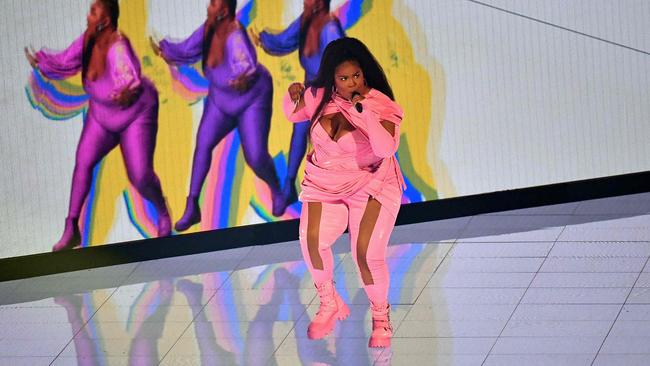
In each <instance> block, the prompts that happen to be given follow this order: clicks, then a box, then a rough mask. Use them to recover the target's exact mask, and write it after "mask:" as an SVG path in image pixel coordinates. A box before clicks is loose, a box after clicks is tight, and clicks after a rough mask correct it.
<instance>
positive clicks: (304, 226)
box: [283, 38, 405, 347]
mask: <svg viewBox="0 0 650 366" xmlns="http://www.w3.org/2000/svg"><path fill="white" fill-rule="evenodd" d="M393 99H394V98H393V92H392V89H391V87H390V85H389V84H388V81H387V80H386V76H385V74H384V72H383V69H382V68H381V66H380V65H379V63H378V62H377V60H376V59H375V58H374V57H373V55H372V54H371V53H370V51H369V50H368V48H367V47H366V46H365V45H364V44H363V43H362V42H361V41H359V40H357V39H354V38H341V39H338V40H336V41H333V42H331V43H330V44H329V45H328V46H327V48H325V52H324V54H323V58H322V61H321V64H320V67H319V71H318V76H317V77H316V79H315V80H314V81H313V82H312V83H311V87H309V88H307V89H305V86H304V85H302V84H299V83H294V84H292V85H291V86H290V87H289V91H288V93H287V94H286V95H285V98H284V100H283V106H284V110H285V114H286V115H287V118H288V119H289V120H291V121H292V122H300V121H304V120H309V121H311V122H310V123H311V125H310V128H309V131H310V138H311V142H312V144H313V151H311V152H309V153H308V154H307V161H306V166H305V178H304V180H303V182H302V185H301V188H302V192H301V193H300V200H301V201H302V202H303V203H304V204H305V205H304V206H303V209H302V214H301V216H300V233H299V237H300V245H301V248H302V253H303V257H304V259H305V262H306V264H307V266H308V268H309V271H310V273H311V275H312V278H313V280H314V283H315V285H316V289H317V291H318V296H319V297H320V308H319V310H318V313H317V315H316V316H315V317H314V319H313V321H312V322H311V323H310V324H309V327H308V330H307V334H308V336H309V338H311V339H319V338H322V337H324V336H325V335H327V334H328V333H330V332H331V331H332V329H333V328H334V324H335V322H336V320H337V319H339V320H342V319H345V318H346V317H347V316H348V315H349V313H350V310H349V309H348V307H347V305H345V303H344V302H343V300H342V299H341V297H340V296H339V295H338V293H337V292H336V289H335V286H334V282H333V271H334V263H333V256H332V250H331V246H332V244H333V243H334V241H335V240H336V239H337V238H338V237H339V236H340V235H341V234H342V233H343V232H344V231H345V229H346V227H347V228H348V229H349V231H350V241H351V252H352V258H354V259H355V262H356V264H357V268H358V270H359V273H360V277H361V281H362V283H363V286H364V290H365V292H366V295H367V296H368V299H369V300H370V304H371V306H370V308H371V312H372V327H373V330H372V334H371V336H370V340H369V343H368V345H369V346H370V347H388V346H389V345H390V339H391V337H392V327H391V324H390V320H389V313H390V306H389V304H388V287H389V273H388V267H387V265H386V258H385V256H386V247H387V245H388V239H389V237H390V234H391V232H392V231H393V227H394V225H395V219H396V217H397V213H398V211H399V209H400V204H401V199H402V192H403V190H404V188H405V184H404V178H403V176H402V173H401V170H400V167H399V165H398V162H397V159H396V158H395V152H396V151H397V148H398V145H399V127H400V123H401V121H402V114H403V113H402V109H401V107H400V106H399V105H398V104H397V103H396V102H394V100H393Z"/></svg>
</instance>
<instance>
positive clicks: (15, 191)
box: [0, 0, 650, 257]
mask: <svg viewBox="0 0 650 366" xmlns="http://www.w3.org/2000/svg"><path fill="white" fill-rule="evenodd" d="M90 3H91V1H89V0H84V1H81V0H42V1H38V2H27V1H19V0H9V1H6V2H5V3H4V4H3V5H5V6H4V10H3V14H6V15H5V17H4V20H3V22H2V23H1V24H0V34H1V36H0V44H1V45H2V49H3V52H2V54H0V58H1V60H2V63H1V65H2V66H0V67H2V76H3V77H2V85H3V87H2V88H1V89H0V107H1V108H2V109H1V110H2V125H3V128H2V133H1V134H0V154H1V156H2V166H3V169H2V175H1V176H0V198H1V200H2V206H1V207H2V208H1V209H0V228H1V229H0V230H1V233H2V234H1V235H2V236H1V238H2V242H1V244H0V257H11V256H18V255H26V254H34V253H42V252H47V251H49V250H50V249H51V246H52V244H54V243H55V242H56V240H57V239H58V238H59V236H60V235H61V233H62V230H63V224H64V218H65V216H66V214H67V209H68V203H69V195H70V182H71V177H72V170H73V167H74V158H75V150H76V146H77V143H78V140H79V135H80V132H81V129H82V125H83V120H84V116H85V113H86V111H87V96H86V94H85V92H84V90H83V88H82V87H81V79H80V76H79V75H77V76H76V77H72V78H70V79H67V80H62V81H53V80H48V79H47V78H45V77H44V76H43V75H41V74H40V73H38V72H35V71H34V70H32V68H31V67H30V66H29V64H28V62H27V61H26V59H25V56H24V54H23V47H25V46H33V47H34V48H35V49H40V48H41V47H47V48H49V49H60V50H62V49H64V48H65V47H67V46H68V45H69V44H70V43H71V42H72V41H73V40H74V39H75V38H76V37H78V36H79V35H80V34H81V33H82V32H83V31H84V29H85V25H86V19H85V17H86V14H87V12H88V9H89V5H90ZM207 3H208V1H206V0H200V1H188V0H149V1H146V0H122V1H120V7H121V16H120V30H121V31H122V32H123V33H124V34H126V35H127V36H128V37H129V38H130V40H131V42H132V45H133V47H134V49H135V52H136V53H137V55H138V58H139V59H140V61H141V63H142V72H143V74H144V75H145V76H147V77H148V78H150V79H151V80H152V81H153V82H154V83H155V85H156V87H157V89H158V91H159V94H160V113H159V119H158V124H159V127H158V135H157V142H156V152H155V161H154V164H155V169H156V172H157V174H158V175H159V177H160V180H161V182H162V187H163V192H164V195H165V197H166V199H167V203H168V205H169V207H170V210H171V214H172V219H173V220H174V221H176V220H178V219H179V218H180V216H181V215H182V213H183V210H184V206H185V199H186V196H187V194H188V188H189V179H190V172H191V167H192V154H193V150H194V146H195V138H196V133H197V127H198V124H199V121H200V118H201V114H202V112H203V103H204V100H205V94H206V90H207V81H206V80H205V78H204V77H203V75H202V74H201V72H200V67H198V66H197V65H193V66H184V67H169V66H168V65H167V64H165V63H164V62H163V60H162V59H160V58H159V57H156V56H155V55H154V53H153V51H152V49H151V48H150V47H149V44H148V40H147V39H148V37H149V36H150V35H153V36H155V37H157V38H159V39H160V38H162V37H169V38H171V39H183V38H186V37H188V36H189V35H190V34H191V33H192V32H193V31H194V30H195V29H196V28H197V27H198V26H199V25H200V24H201V23H202V22H203V21H204V20H205V16H206V6H207ZM332 11H333V12H334V13H335V14H336V15H337V16H338V17H339V19H340V20H341V23H342V25H343V27H344V28H345V31H346V33H347V34H348V35H349V36H353V37H357V38H359V39H361V40H363V41H364V42H365V43H366V44H367V45H368V46H369V48H370V49H371V51H372V52H373V53H374V54H375V56H376V57H377V58H378V60H379V61H380V63H381V64H382V65H383V66H384V69H385V71H386V72H387V75H388V78H389V80H390V82H391V84H392V86H393V89H394V91H395V95H396V98H397V100H398V102H399V103H400V104H401V105H402V106H403V107H404V110H405V120H404V123H403V124H402V131H401V133H402V136H401V146H400V149H399V151H398V158H399V161H400V163H401V165H402V169H403V171H404V173H405V176H406V178H407V184H408V189H407V191H406V192H405V195H404V200H403V202H404V203H409V202H420V201H424V200H434V199H440V198H449V197H457V196H463V195H470V194H477V193H485V192H493V191H499V190H505V189H514V188H522V187H530V186H537V185H543V184H550V183H557V182H566V181H573V180H579V179H586V178H595V177H602V176H609V175H616V174H624V173H630V172H637V171H646V170H650V154H649V152H650V151H649V149H648V147H647V146H648V143H647V142H648V141H650V139H649V138H650V123H648V116H650V103H648V100H650V98H649V97H650V95H649V94H650V92H649V88H648V85H650V83H649V82H650V72H649V70H650V63H649V62H648V61H649V60H650V58H649V57H650V56H649V53H650V33H648V32H647V30H648V29H650V19H649V18H648V17H646V16H644V14H650V3H648V2H646V1H642V0H639V1H610V0H593V1H590V2H585V1H569V0H553V1H544V2H540V1H532V0H531V1H526V0H512V1H506V0H502V1H497V0H493V1H487V0H486V1H469V0H467V1H466V0H446V1H445V0H434V1H429V0H333V1H332ZM301 12H302V1H300V0H284V1H282V0H264V1H262V0H240V1H239V4H238V17H239V19H240V21H241V22H242V24H244V25H245V26H247V27H249V28H253V29H257V30H262V29H269V30H282V29H284V28H286V27H287V26H288V25H289V24H290V23H291V22H292V21H293V20H295V19H296V18H297V17H299V16H300V14H301ZM257 52H258V54H257V56H258V60H259V62H260V63H262V64H263V65H265V66H266V67H267V68H268V69H269V71H270V72H271V74H272V77H273V86H274V95H273V98H274V100H273V117H272V123H271V131H270V134H269V151H270V153H271V155H272V157H273V158H274V162H275V166H276V170H277V171H278V174H279V176H280V180H281V181H282V180H283V177H284V175H285V174H286V169H287V156H288V149H289V141H290V138H291V129H292V126H291V125H290V123H289V122H287V121H286V120H285V118H284V116H283V113H282V111H281V97H282V95H283V93H284V92H285V91H286V89H287V87H288V85H289V84H291V83H292V82H295V81H302V80H303V78H304V70H303V69H302V68H301V66H300V64H299V62H298V55H297V52H294V53H291V54H289V55H286V56H282V57H276V56H270V55H268V54H266V53H264V52H263V51H262V50H261V49H260V48H257ZM301 171H302V169H301ZM300 179H301V176H300V174H299V176H298V181H300ZM200 204H201V209H202V221H201V223H200V224H198V225H195V226H194V227H192V229H190V230H189V232H192V231H200V230H211V229H217V228H224V227H232V226H238V225H246V224H252V223H260V222H269V221H274V220H284V219H291V218H296V217H298V215H299V212H300V203H296V204H294V205H292V206H290V207H289V209H288V210H287V212H286V213H285V214H284V215H283V216H282V217H279V218H278V217H274V216H272V215H271V213H270V211H271V210H270V204H271V197H270V192H269V189H268V188H267V186H266V185H265V184H264V183H263V182H262V181H261V180H260V179H258V178H257V177H256V176H255V174H254V173H253V172H252V170H251V169H250V168H249V167H248V166H247V165H246V163H245V161H244V157H243V153H242V149H241V140H240V137H239V134H238V133H237V132H236V131H235V132H233V133H231V134H229V135H228V136H227V137H226V138H225V139H224V140H223V141H222V142H221V143H220V144H219V145H218V146H217V147H216V148H215V150H214V152H213V160H212V165H211V168H210V172H209V174H208V177H207V179H206V182H205V184H204V188H203V191H202V194H201V199H200ZM155 223H156V217H155V210H154V209H153V207H152V205H151V204H150V203H149V202H147V201H146V200H144V199H143V198H142V197H140V196H139V194H138V193H137V191H136V190H135V189H134V188H133V187H131V185H130V184H129V181H128V179H127V176H126V172H125V167H124V163H123V159H122V155H121V151H120V149H119V148H117V149H115V150H113V151H112V152H111V153H110V154H109V155H108V156H107V157H106V158H105V159H104V160H102V162H101V163H100V164H98V165H97V167H96V168H95V170H94V174H93V185H92V188H91V191H90V194H89V197H88V199H87V200H86V203H85V205H84V209H83V212H82V215H81V218H80V227H81V231H82V236H83V240H82V246H92V245H102V244H106V243H115V242H122V241H129V240H135V239H141V238H149V237H153V236H155V233H156V228H155ZM215 249H218V248H216V247H215Z"/></svg>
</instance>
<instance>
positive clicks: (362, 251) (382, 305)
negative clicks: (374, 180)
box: [349, 196, 395, 347]
mask: <svg viewBox="0 0 650 366" xmlns="http://www.w3.org/2000/svg"><path fill="white" fill-rule="evenodd" d="M362 198H363V200H360V199H358V196H357V197H354V199H351V200H350V201H349V203H350V206H351V207H350V240H351V242H352V256H353V257H354V258H355V259H356V263H357V267H358V269H359V274H360V277H361V280H362V282H363V287H364V289H365V291H366V295H367V296H368V299H369V300H370V304H371V306H370V308H371V310H372V317H373V333H372V335H371V337H370V342H369V346H370V347H387V346H389V345H390V338H391V336H392V327H391V325H390V318H389V315H390V306H389V304H388V288H389V285H390V276H389V272H388V266H387V264H386V247H387V246H388V240H389V239H390V234H391V233H392V231H393V228H394V226H395V217H394V216H393V215H392V214H391V213H389V212H388V210H386V209H385V208H382V206H381V204H380V203H379V201H377V200H376V199H374V198H372V197H370V198H366V197H362ZM366 200H367V201H366ZM363 201H366V202H365V205H364V203H363ZM364 206H365V207H364Z"/></svg>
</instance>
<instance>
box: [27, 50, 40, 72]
mask: <svg viewBox="0 0 650 366" xmlns="http://www.w3.org/2000/svg"><path fill="white" fill-rule="evenodd" d="M25 57H26V58H27V61H28V62H29V64H30V65H32V67H33V68H37V67H38V59H37V58H36V52H34V51H33V50H32V51H31V52H30V51H29V49H28V48H27V47H25Z"/></svg>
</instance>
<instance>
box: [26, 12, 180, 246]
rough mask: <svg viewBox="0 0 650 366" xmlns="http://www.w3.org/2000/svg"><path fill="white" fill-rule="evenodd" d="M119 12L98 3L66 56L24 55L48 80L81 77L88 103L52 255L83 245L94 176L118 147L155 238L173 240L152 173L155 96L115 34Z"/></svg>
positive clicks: (123, 40) (128, 47)
mask: <svg viewBox="0 0 650 366" xmlns="http://www.w3.org/2000/svg"><path fill="white" fill-rule="evenodd" d="M119 12H120V11H119V5H118V1H117V0H96V1H94V2H93V3H92V5H91V7H90V11H89V13H88V17H87V21H88V26H87V29H86V31H85V32H84V34H82V35H81V36H79V38H77V39H76V40H75V41H74V42H72V44H71V45H70V46H69V47H68V48H67V49H66V50H64V51H62V52H51V51H46V50H41V51H39V52H36V53H35V54H32V53H30V52H29V51H28V50H27V49H25V54H26V56H27V59H28V61H29V62H30V64H31V65H32V66H33V67H35V68H38V69H39V70H40V72H41V73H43V75H45V76H46V77H48V78H51V79H63V78H67V77H70V76H72V75H74V74H76V73H77V72H79V71H81V72H82V81H83V85H84V89H85V90H86V93H88V95H89V97H90V98H89V102H88V103H89V105H88V113H87V116H86V121H85V123H84V126H83V131H82V132H81V138H80V140H79V145H78V147H77V153H76V160H75V167H74V173H73V177H72V188H71V193H70V207H69V211H68V217H67V218H66V221H65V230H64V232H63V236H62V237H61V239H60V240H59V242H58V243H56V244H55V245H54V247H53V248H52V250H54V251H59V250H62V249H70V248H73V247H75V246H78V245H79V244H80V243H81V235H80V233H79V225H78V219H79V215H80V214H81V209H82V206H83V204H84V201H85V200H86V197H87V196H88V191H89V190H90V185H91V183H92V170H93V168H94V167H95V165H96V164H97V163H98V162H99V161H100V160H101V159H102V158H103V157H104V156H106V155H107V154H108V153H109V152H110V151H111V150H113V148H115V147H116V146H117V145H120V148H121V150H122V155H123V157H124V164H125V165H126V171H127V174H128V176H129V180H130V181H131V184H133V186H134V187H135V188H136V189H137V190H138V192H139V193H140V194H141V195H142V196H143V197H144V198H146V199H147V200H149V201H151V202H152V203H153V205H154V206H155V208H156V210H157V212H158V236H167V235H170V234H171V218H170V217H169V213H168V211H167V206H166V204H165V199H164V198H163V194H162V189H161V187H160V181H159V180H158V176H157V175H156V173H155V172H154V169H153V154H154V149H155V146H156V133H157V130H158V91H157V90H156V88H155V87H154V85H153V84H152V83H151V81H149V80H148V79H146V78H144V77H143V76H142V75H141V73H140V63H139V61H138V58H137V56H136V55H135V52H134V51H133V48H132V47H131V44H130V43H129V40H128V39H127V38H126V36H124V35H122V34H121V33H120V32H119V31H118V30H117V22H118V18H119Z"/></svg>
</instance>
